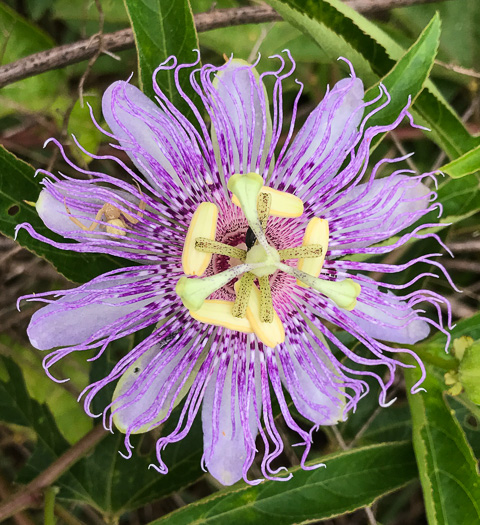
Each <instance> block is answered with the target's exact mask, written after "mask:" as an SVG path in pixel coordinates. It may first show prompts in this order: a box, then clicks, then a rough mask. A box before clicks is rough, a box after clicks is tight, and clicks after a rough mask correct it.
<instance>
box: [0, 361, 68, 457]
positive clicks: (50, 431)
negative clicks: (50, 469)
mask: <svg viewBox="0 0 480 525" xmlns="http://www.w3.org/2000/svg"><path fill="white" fill-rule="evenodd" d="M0 363H1V364H2V366H3V368H4V370H6V372H7V374H8V380H7V381H0V414H1V419H2V421H4V422H5V423H13V424H15V425H21V426H24V427H27V428H31V429H32V430H33V431H35V433H36V434H37V436H38V444H39V446H40V445H41V446H42V448H43V449H44V451H46V453H48V454H50V455H52V454H55V455H58V454H61V453H62V452H64V451H65V450H66V449H67V448H68V443H67V441H66V440H65V438H64V437H63V436H62V435H61V434H60V432H59V431H58V428H57V426H56V424H55V420H54V418H53V416H52V414H51V412H50V410H49V409H48V407H47V406H46V405H45V404H40V403H38V402H37V401H35V400H34V399H32V398H31V397H30V396H29V394H28V390H27V387H26V385H25V381H24V379H23V374H22V371H21V370H20V368H19V367H18V365H16V364H15V363H14V362H13V361H12V360H11V359H7V358H5V357H1V356H0Z"/></svg>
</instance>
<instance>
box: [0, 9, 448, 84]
mask: <svg viewBox="0 0 480 525" xmlns="http://www.w3.org/2000/svg"><path fill="white" fill-rule="evenodd" d="M434 1H444V0H345V4H347V5H348V6H350V7H353V8H354V9H355V10H357V11H358V12H360V13H374V12H379V11H386V10H388V9H392V8H393V7H403V6H407V5H412V4H425V3H430V2H434ZM281 19H282V18H281V17H280V15H279V14H278V13H277V12H275V11H274V10H273V9H272V8H271V7H268V6H263V5H262V6H249V7H238V8H232V9H218V10H214V11H211V12H208V13H198V14H196V15H195V25H196V27H197V31H198V32H199V33H201V32H204V31H210V30H211V29H218V28H221V27H229V26H237V25H243V24H258V23H261V22H273V21H278V20H281ZM134 45H135V42H134V38H133V33H132V30H131V29H130V28H128V29H122V30H120V31H116V32H115V33H108V34H104V35H101V36H100V35H94V36H93V37H91V38H88V39H86V40H80V41H79V42H74V43H73V44H66V45H63V46H58V47H54V48H52V49H47V50H46V51H41V52H40V53H35V54H33V55H29V56H27V57H25V58H21V59H20V60H17V61H15V62H11V63H10V64H6V65H5V66H2V67H0V88H1V87H4V86H6V85H8V84H12V83H13V82H17V81H18V80H23V79H24V78H28V77H31V76H34V75H39V74H40V73H44V72H45V71H50V70H52V69H60V68H63V67H65V66H69V65H71V64H76V63H78V62H83V61H84V60H88V59H90V58H92V57H93V56H95V54H96V53H98V49H99V47H100V46H101V48H102V50H103V51H104V52H111V53H114V52H116V51H123V50H125V49H130V48H132V47H133V46H134Z"/></svg>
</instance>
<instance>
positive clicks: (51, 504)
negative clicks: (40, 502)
mask: <svg viewBox="0 0 480 525" xmlns="http://www.w3.org/2000/svg"><path fill="white" fill-rule="evenodd" d="M58 490H59V489H58V487H48V489H46V490H45V508H44V524H45V525H55V496H56V495H57V494H58Z"/></svg>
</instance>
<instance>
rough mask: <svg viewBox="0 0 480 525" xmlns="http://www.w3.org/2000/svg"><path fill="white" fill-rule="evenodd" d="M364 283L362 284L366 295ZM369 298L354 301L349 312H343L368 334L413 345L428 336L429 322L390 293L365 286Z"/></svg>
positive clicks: (382, 339) (393, 341) (384, 339)
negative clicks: (354, 304)
mask: <svg viewBox="0 0 480 525" xmlns="http://www.w3.org/2000/svg"><path fill="white" fill-rule="evenodd" d="M366 289H367V285H365V284H364V288H363V290H364V294H363V295H366ZM369 292H370V293H369V297H367V298H362V295H361V296H360V297H359V300H358V301H357V305H356V307H355V309H354V310H353V311H352V312H345V314H346V315H347V317H350V318H351V319H352V320H354V321H355V323H356V324H357V325H358V326H359V327H360V328H361V329H362V330H364V331H365V333H367V334H368V335H369V336H370V337H372V338H374V339H380V340H381V341H391V342H392V343H400V344H408V345H413V344H415V343H417V342H418V341H422V340H423V339H425V338H426V337H428V335H429V333H430V325H429V324H428V323H427V322H426V321H425V320H424V319H422V318H421V317H420V316H419V314H418V313H416V312H415V311H414V308H413V307H411V306H409V305H408V304H407V303H406V302H405V301H401V300H400V299H399V298H398V297H396V296H395V295H394V294H393V293H392V292H387V293H382V292H379V291H378V288H377V287H375V288H371V289H369Z"/></svg>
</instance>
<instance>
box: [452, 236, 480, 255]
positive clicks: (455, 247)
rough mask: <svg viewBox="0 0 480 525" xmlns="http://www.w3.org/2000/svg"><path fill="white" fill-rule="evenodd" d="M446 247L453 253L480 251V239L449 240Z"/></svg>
mask: <svg viewBox="0 0 480 525" xmlns="http://www.w3.org/2000/svg"><path fill="white" fill-rule="evenodd" d="M448 247H449V248H450V250H452V252H454V253H469V252H470V253H471V252H480V240H477V239H469V240H468V241H459V242H449V243H448Z"/></svg>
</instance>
